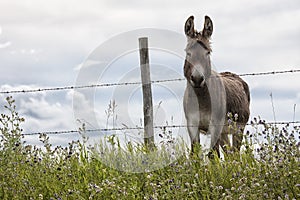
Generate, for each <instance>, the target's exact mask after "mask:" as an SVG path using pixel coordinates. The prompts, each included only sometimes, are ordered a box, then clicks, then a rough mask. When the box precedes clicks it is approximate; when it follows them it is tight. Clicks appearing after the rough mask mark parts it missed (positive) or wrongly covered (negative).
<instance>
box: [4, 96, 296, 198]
mask: <svg viewBox="0 0 300 200" xmlns="http://www.w3.org/2000/svg"><path fill="white" fill-rule="evenodd" d="M7 102H8V103H7V105H6V112H4V113H3V114H1V117H0V124H1V125H0V137H1V141H0V199H299V198H300V173H299V171H300V157H299V155H300V153H299V143H297V141H299V140H297V138H296V135H299V128H298V127H292V126H291V125H289V126H288V125H287V126H285V127H281V128H278V127H276V126H273V125H268V124H266V123H265V122H264V121H262V120H260V121H259V120H258V119H255V120H257V121H258V122H259V124H260V125H259V127H258V125H253V129H254V130H255V131H253V132H251V133H249V132H248V133H247V134H248V135H247V140H245V141H246V142H245V144H244V145H245V150H244V151H243V152H242V153H230V154H228V155H225V157H224V159H222V160H221V159H219V158H217V157H216V156H215V157H214V159H213V160H207V159H205V160H204V159H201V158H199V156H192V157H190V156H189V155H188V153H187V152H186V151H182V152H180V153H181V154H180V156H178V157H176V159H174V160H172V158H170V157H168V156H167V155H169V154H168V153H167V152H166V151H169V150H168V149H167V148H164V147H162V148H160V149H159V150H157V149H156V150H154V151H156V152H155V155H156V156H151V152H148V150H147V148H145V147H144V146H143V145H131V144H130V143H129V144H128V145H127V147H126V148H122V147H121V146H120V145H118V140H117V138H107V139H106V140H103V141H102V142H99V144H98V145H97V146H94V147H91V146H87V143H86V142H85V140H83V142H79V141H73V142H70V143H69V146H68V147H60V146H57V147H53V146H52V145H51V144H50V143H49V137H48V136H47V135H45V134H41V135H40V140H41V142H42V144H43V147H37V146H31V145H27V144H26V143H25V142H23V139H22V130H21V128H20V124H22V123H23V122H24V119H23V118H21V117H19V115H18V113H17V112H16V108H15V106H14V100H13V99H12V98H10V97H8V98H7ZM253 124H256V123H253ZM81 132H82V133H84V128H83V129H81ZM258 141H260V142H261V143H260V145H254V144H255V143H257V142H258ZM180 145H183V144H178V145H177V146H176V145H175V147H174V148H180ZM182 148H184V145H183V146H182ZM199 148H200V149H201V147H199ZM146 155H148V156H146ZM145 158H147V160H145ZM117 162H119V164H120V168H118V167H115V165H113V166H110V164H111V163H114V164H115V163H117ZM147 162H148V163H149V162H150V163H151V164H153V162H157V163H158V164H160V165H159V166H162V162H165V163H163V165H164V166H165V167H157V168H156V169H155V170H154V169H153V170H149V169H148V168H147V166H148V165H147ZM145 163H146V164H145ZM122 166H123V167H124V166H125V167H127V168H122ZM141 166H142V167H143V166H146V167H145V168H141V169H139V170H140V171H139V172H143V173H131V172H126V170H122V169H129V168H130V167H132V168H133V167H141ZM137 171H138V170H137ZM137 171H136V172H137Z"/></svg>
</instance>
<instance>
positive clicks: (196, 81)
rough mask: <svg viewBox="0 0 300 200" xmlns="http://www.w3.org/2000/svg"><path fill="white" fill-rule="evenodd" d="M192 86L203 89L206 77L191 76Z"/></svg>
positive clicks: (199, 75) (200, 75)
mask: <svg viewBox="0 0 300 200" xmlns="http://www.w3.org/2000/svg"><path fill="white" fill-rule="evenodd" d="M191 84H192V86H193V87H195V88H198V87H202V86H203V85H204V76H203V75H202V74H197V75H196V76H195V75H191Z"/></svg>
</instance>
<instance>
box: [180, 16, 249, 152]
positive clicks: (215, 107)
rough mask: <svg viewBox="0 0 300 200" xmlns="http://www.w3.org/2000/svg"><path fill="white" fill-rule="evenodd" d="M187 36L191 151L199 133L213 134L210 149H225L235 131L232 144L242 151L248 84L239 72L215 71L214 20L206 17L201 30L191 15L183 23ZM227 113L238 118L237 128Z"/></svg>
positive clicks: (186, 106) (186, 96)
mask: <svg viewBox="0 0 300 200" xmlns="http://www.w3.org/2000/svg"><path fill="white" fill-rule="evenodd" d="M184 30H185V34H186V37H187V46H186V49H185V51H186V58H185V63H184V76H185V78H186V80H187V84H186V89H185V93H184V99H183V105H184V112H185V118H186V120H187V129H188V133H189V136H190V140H191V151H192V153H194V152H195V145H196V144H200V135H199V134H200V132H203V133H204V134H209V135H210V136H211V143H210V148H211V149H213V150H216V151H217V154H218V156H220V152H219V146H221V147H222V149H223V150H224V152H227V151H228V149H227V148H228V147H229V146H230V142H229V138H228V134H229V133H232V137H233V138H232V141H233V142H232V143H233V144H232V146H233V148H234V149H235V150H237V151H239V150H240V147H241V145H242V139H243V131H244V128H245V125H246V123H247V121H248V119H249V115H250V110H249V104H250V92H249V87H248V85H247V83H246V82H245V81H243V80H242V79H241V78H240V77H239V76H238V75H236V74H233V73H231V72H223V73H217V72H216V71H214V70H212V67H211V62H210V54H211V52H212V49H211V45H210V37H211V35H212V32H213V23H212V20H211V19H210V18H209V17H208V16H205V21H204V28H203V30H202V31H201V32H198V31H196V30H195V29H194V17H193V16H190V17H189V18H188V19H187V21H186V23H185V26H184ZM228 113H231V114H232V115H233V116H234V117H235V118H236V123H235V124H236V127H235V128H233V127H232V126H231V125H230V122H229V121H230V118H229V117H228Z"/></svg>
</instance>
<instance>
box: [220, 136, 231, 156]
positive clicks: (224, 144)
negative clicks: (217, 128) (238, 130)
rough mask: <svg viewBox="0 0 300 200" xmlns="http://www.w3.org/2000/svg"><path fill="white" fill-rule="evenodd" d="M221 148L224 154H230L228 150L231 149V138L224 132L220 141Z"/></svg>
mask: <svg viewBox="0 0 300 200" xmlns="http://www.w3.org/2000/svg"><path fill="white" fill-rule="evenodd" d="M220 146H221V147H222V149H223V151H224V153H226V154H227V153H228V149H229V147H230V142H229V137H228V134H227V133H226V132H223V133H222V134H221V139H220Z"/></svg>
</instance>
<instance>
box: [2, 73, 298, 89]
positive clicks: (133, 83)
mask: <svg viewBox="0 0 300 200" xmlns="http://www.w3.org/2000/svg"><path fill="white" fill-rule="evenodd" d="M298 72H300V69H291V70H283V71H269V72H256V73H244V74H239V76H266V75H275V74H286V73H298ZM184 80H185V78H174V79H165V80H154V81H151V83H153V84H155V83H164V82H176V81H184ZM140 84H142V82H125V83H101V84H91V85H81V86H63V87H51V88H38V89H24V90H7V91H0V94H17V93H35V92H48V91H59V90H75V89H88V88H99V87H113V86H126V85H140Z"/></svg>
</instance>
